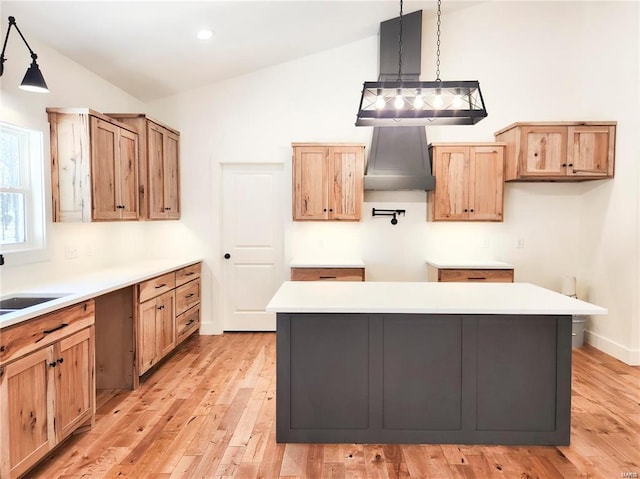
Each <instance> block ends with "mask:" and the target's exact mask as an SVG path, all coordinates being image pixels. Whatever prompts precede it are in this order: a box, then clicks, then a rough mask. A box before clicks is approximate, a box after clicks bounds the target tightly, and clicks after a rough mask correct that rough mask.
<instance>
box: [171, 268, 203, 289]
mask: <svg viewBox="0 0 640 479" xmlns="http://www.w3.org/2000/svg"><path fill="white" fill-rule="evenodd" d="M199 277H200V263H198V264H192V265H191V266H186V267H184V268H182V269H179V270H178V271H176V286H180V285H182V284H184V283H187V282H189V281H192V280H194V279H198V278H199Z"/></svg>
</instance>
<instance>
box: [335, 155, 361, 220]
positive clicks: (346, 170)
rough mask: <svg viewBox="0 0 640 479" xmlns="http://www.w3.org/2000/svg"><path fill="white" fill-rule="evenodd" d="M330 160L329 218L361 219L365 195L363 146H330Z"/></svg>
mask: <svg viewBox="0 0 640 479" xmlns="http://www.w3.org/2000/svg"><path fill="white" fill-rule="evenodd" d="M329 162H330V165H329V166H330V171H331V178H330V181H331V183H330V184H329V218H330V219H334V220H355V221H358V220H360V217H361V215H362V212H361V210H362V201H363V195H364V190H363V175H364V151H363V148H361V147H336V148H330V149H329Z"/></svg>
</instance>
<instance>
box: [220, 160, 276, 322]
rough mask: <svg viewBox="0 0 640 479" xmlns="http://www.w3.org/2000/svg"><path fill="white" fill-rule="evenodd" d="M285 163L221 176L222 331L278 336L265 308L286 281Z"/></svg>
mask: <svg viewBox="0 0 640 479" xmlns="http://www.w3.org/2000/svg"><path fill="white" fill-rule="evenodd" d="M283 177H284V171H283V165H282V164H265V165H260V164H227V165H223V172H222V247H223V251H222V255H223V258H224V259H223V260H222V261H223V325H222V326H223V329H224V330H225V331H275V329H276V318H275V314H274V313H267V312H266V311H265V308H266V306H267V303H269V301H270V299H271V297H272V296H273V295H274V293H275V292H276V291H277V290H278V288H279V287H280V285H281V284H282V282H283V280H284V269H285V268H284V264H283V262H284V254H283V253H284V252H283V250H284V239H283V238H284V234H283V233H284V217H285V212H284V209H283V208H284V204H283V203H284V202H283V198H284V181H283Z"/></svg>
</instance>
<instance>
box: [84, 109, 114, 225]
mask: <svg viewBox="0 0 640 479" xmlns="http://www.w3.org/2000/svg"><path fill="white" fill-rule="evenodd" d="M119 131H120V128H118V127H117V126H115V125H112V124H111V123H107V122H106V121H102V120H100V119H98V118H95V117H91V183H92V185H91V186H92V191H93V207H92V211H93V214H92V217H93V219H94V220H118V219H120V208H118V206H120V202H119V198H118V191H117V190H118V185H117V183H118V181H119V180H118V171H117V168H118V166H119V165H117V161H118V158H117V156H118V150H119V146H120V145H119Z"/></svg>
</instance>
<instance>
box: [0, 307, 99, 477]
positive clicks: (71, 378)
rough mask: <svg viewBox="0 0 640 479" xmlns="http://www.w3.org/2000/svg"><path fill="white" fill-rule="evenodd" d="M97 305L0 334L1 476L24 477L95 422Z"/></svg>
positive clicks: (69, 310)
mask: <svg viewBox="0 0 640 479" xmlns="http://www.w3.org/2000/svg"><path fill="white" fill-rule="evenodd" d="M94 323H95V306H94V302H93V300H91V301H86V302H84V303H81V304H78V305H75V306H70V307H68V308H64V309H62V310H59V311H56V312H53V313H50V314H46V315H42V316H40V317H37V318H35V319H32V320H29V321H26V322H24V323H20V324H17V325H15V326H10V327H8V328H5V329H3V330H2V339H1V342H2V347H1V348H0V404H2V407H0V422H1V423H2V434H1V435H0V477H2V478H6V479H12V478H16V477H20V476H22V475H23V474H24V473H25V472H26V471H28V470H29V469H30V468H31V467H32V466H34V465H35V464H36V463H37V462H38V461H39V460H40V459H42V458H43V457H44V456H45V455H46V454H47V453H48V452H49V451H50V450H52V449H53V448H54V447H55V446H57V445H58V444H59V443H60V442H62V441H63V440H64V439H65V438H67V437H68V436H69V435H71V433H73V432H74V431H76V430H78V429H79V428H81V427H83V426H91V425H92V424H93V421H94V417H95V367H94V363H95V361H94V354H95V353H94V352H95V336H94Z"/></svg>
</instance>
